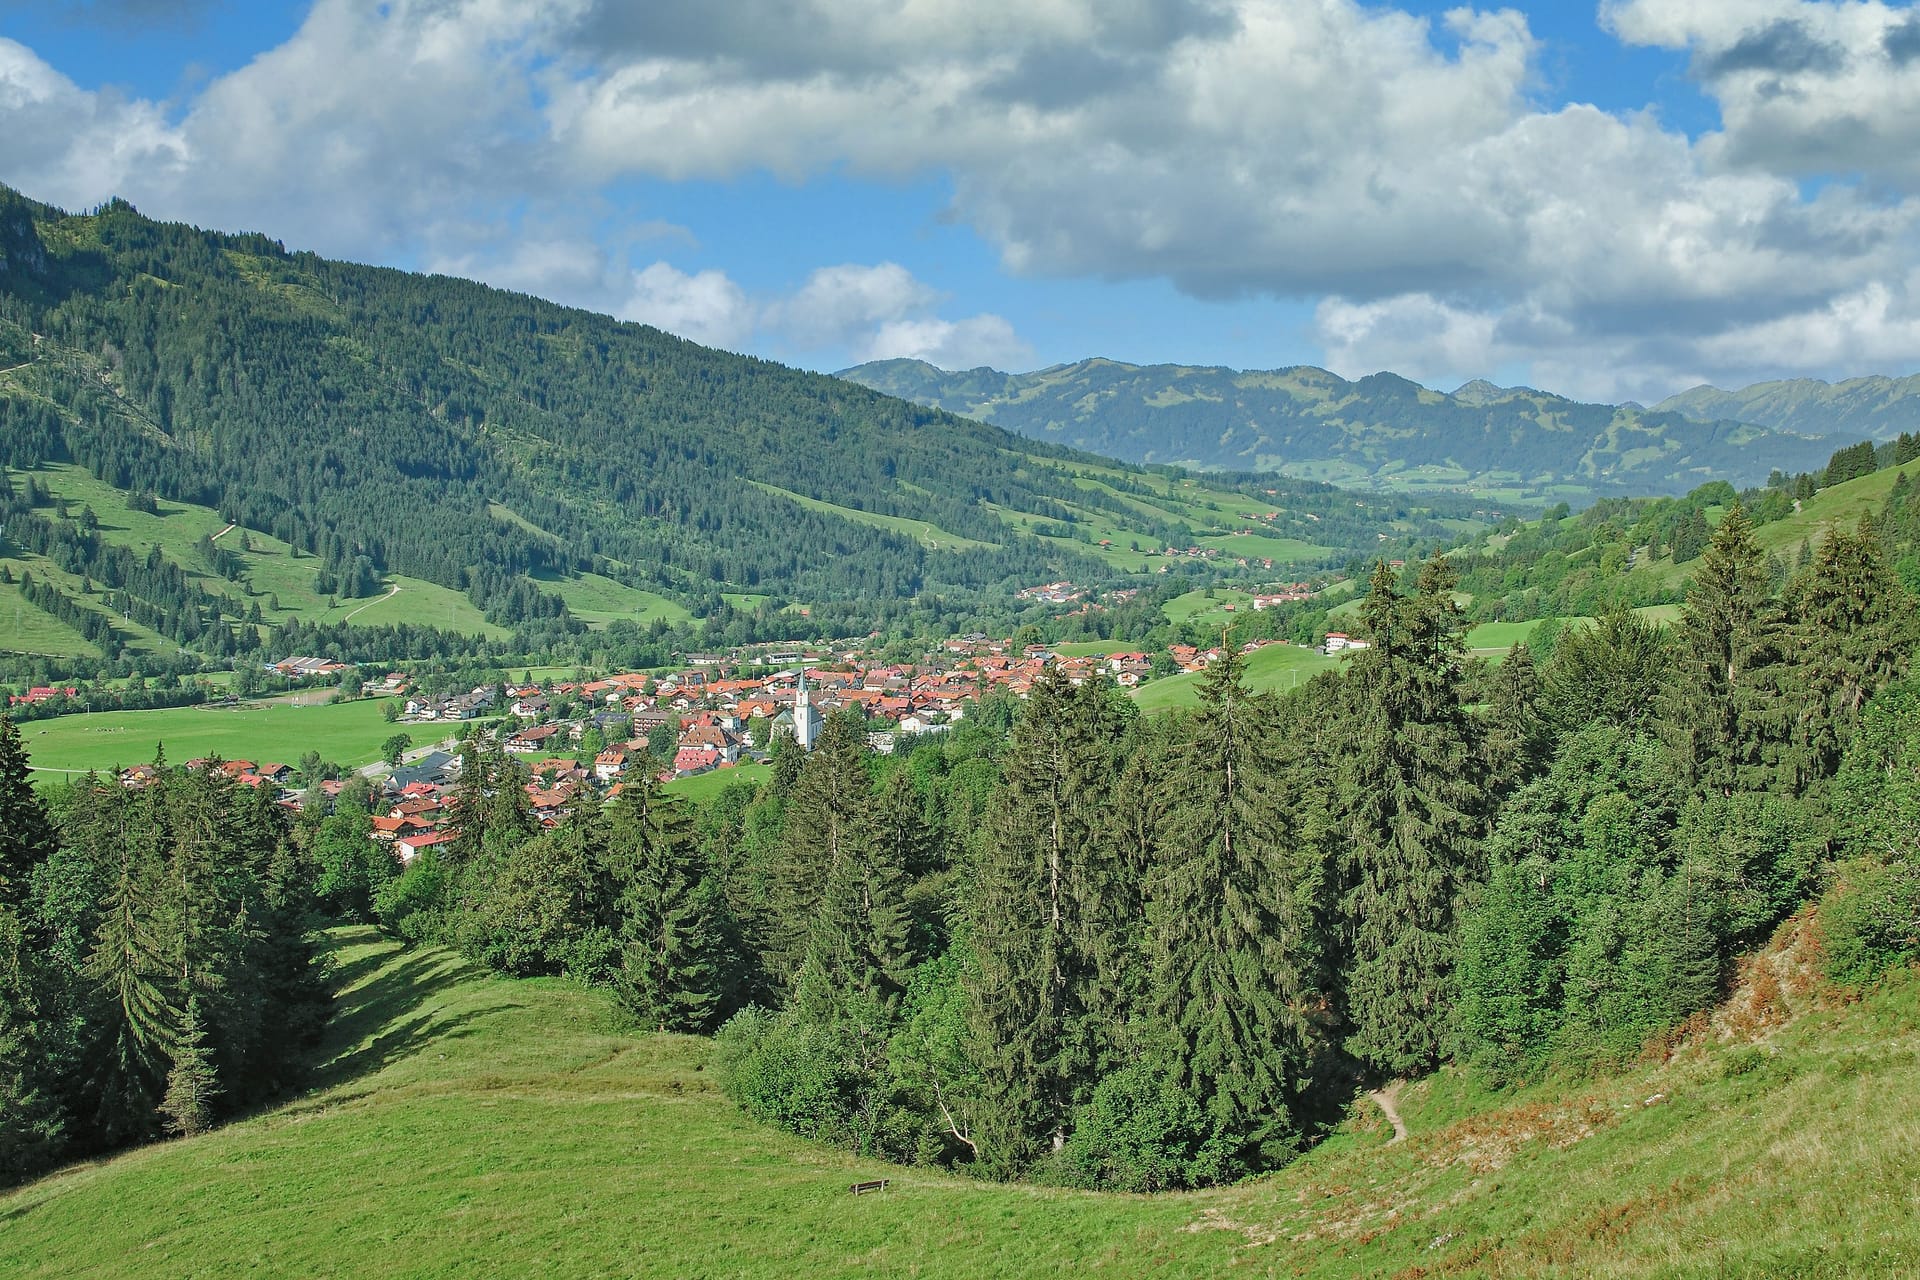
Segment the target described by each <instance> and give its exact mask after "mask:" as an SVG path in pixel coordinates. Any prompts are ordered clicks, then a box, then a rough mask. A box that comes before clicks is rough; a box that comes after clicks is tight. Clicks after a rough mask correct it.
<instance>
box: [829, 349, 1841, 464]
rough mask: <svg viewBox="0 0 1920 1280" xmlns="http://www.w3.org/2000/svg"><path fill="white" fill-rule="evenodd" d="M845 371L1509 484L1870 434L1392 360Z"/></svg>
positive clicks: (1177, 454)
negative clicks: (1384, 365)
mask: <svg viewBox="0 0 1920 1280" xmlns="http://www.w3.org/2000/svg"><path fill="white" fill-rule="evenodd" d="M840 376H841V377H843V378H846V379H848V380H849V381H853V382H857V383H859V384H861V385H862V386H866V387H871V388H873V389H875V390H878V391H884V392H886V393H888V394H889V395H894V396H899V397H901V398H903V399H908V400H912V401H915V402H916V403H919V404H923V405H928V406H932V407H938V408H942V409H946V410H949V411H950V412H953V413H957V414H963V415H965V416H967V417H971V418H976V419H978V420H980V421H982V422H990V423H993V424H994V425H996V426H1000V427H1005V428H1007V429H1008V430H1010V431H1015V432H1018V433H1019V434H1021V435H1023V436H1027V437H1029V438H1031V439H1036V440H1045V441H1048V442H1051V443H1056V444H1061V445H1067V446H1071V447H1073V448H1077V449H1087V450H1091V451H1093V452H1096V453H1103V454H1107V455H1110V456H1113V457H1118V458H1124V459H1127V460H1129V461H1133V462H1147V463H1161V462H1164V463H1175V464H1179V465H1183V466H1191V467H1198V468H1219V469H1226V470H1233V471H1245V470H1254V471H1265V472H1280V473H1283V474H1286V475H1290V476H1300V477H1306V478H1311V479H1316V480H1325V481H1328V482H1329V483H1333V484H1338V485H1345V486H1349V487H1355V488H1374V489H1387V490H1398V491H1422V490H1427V491H1432V490H1448V489H1451V490H1464V491H1469V492H1475V493H1480V494H1485V495H1490V496H1502V497H1509V498H1534V499H1540V498H1548V499H1551V498H1555V497H1575V498H1577V497H1591V496H1602V495H1614V494H1635V493H1638V494H1656V493H1669V494H1671V493H1683V492H1685V491H1687V490H1689V489H1692V488H1694V487H1695V486H1697V485H1699V484H1701V483H1703V482H1705V481H1707V480H1729V481H1732V482H1733V483H1734V484H1736V485H1741V486H1744V485H1751V484H1758V483H1760V482H1762V481H1763V480H1765V478H1766V476H1767V474H1768V472H1770V471H1771V470H1773V469H1775V468H1779V469H1781V470H1785V471H1789V472H1793V471H1802V470H1807V471H1810V470H1814V469H1816V468H1818V467H1819V466H1821V465H1822V464H1824V463H1825V462H1826V460H1827V457H1828V456H1829V455H1830V454H1831V453H1832V452H1833V450H1834V448H1835V446H1836V445H1838V444H1841V443H1850V442H1851V441H1852V440H1853V439H1855V438H1857V434H1856V435H1853V436H1847V437H1846V438H1845V439H1844V440H1835V439H1828V438H1825V437H1826V436H1827V435H1828V434H1829V432H1825V431H1823V432H1817V433H1815V432H1810V431H1807V430H1806V429H1805V428H1804V427H1803V426H1793V427H1786V426H1780V427H1775V426H1769V425H1765V424H1762V423H1755V422H1751V421H1743V420H1739V419H1737V418H1735V417H1733V416H1732V415H1731V414H1721V413H1720V412H1719V410H1718V408H1717V407H1714V406H1710V405H1709V402H1708V401H1706V400H1705V399H1704V398H1702V399H1700V400H1699V401H1698V402H1697V403H1693V402H1690V406H1689V408H1688V409H1687V410H1686V411H1682V410H1681V409H1679V408H1677V407H1669V406H1664V405H1663V406H1660V407H1657V408H1654V409H1646V408H1642V407H1640V406H1638V405H1606V404H1585V403H1581V402H1579V401H1575V400H1570V399H1567V398H1565V397H1563V396H1557V395H1552V394H1550V393H1547V392H1543V391H1536V390H1533V389H1531V388H1528V387H1496V386H1494V385H1493V384H1491V383H1488V382H1484V381H1475V382H1470V383H1468V384H1466V385H1465V386H1463V387H1461V388H1459V389H1458V390H1457V391H1455V392H1453V393H1452V394H1446V393H1443V392H1439V391H1434V390H1430V389H1429V388H1426V387H1423V386H1420V385H1419V384H1418V383H1415V382H1411V381H1409V380H1408V379H1406V378H1402V377H1399V376H1397V375H1395V374H1391V373H1378V374H1373V375H1372V376H1370V377H1365V378H1361V379H1359V380H1357V381H1348V380H1347V379H1345V378H1341V377H1339V376H1337V375H1335V374H1332V373H1329V372H1327V371H1326V370H1325V369H1317V368H1313V367H1311V366H1296V367H1293V368H1286V369H1272V370H1255V371H1240V370H1234V369H1226V368H1219V367H1196V366H1190V365H1134V364H1124V363H1121V362H1119V361H1114V360H1102V359H1092V360H1081V361H1078V362H1076V363H1073V364H1064V365H1056V366H1054V367H1052V368H1048V369H1041V370H1038V371H1036V372H1033V373H1022V374H1011V373H1002V372H1000V371H999V370H995V369H984V368H983V369H969V370H964V371H959V372H948V371H946V370H942V369H938V368H935V367H934V366H933V365H930V364H927V363H925V362H924V361H919V360H884V361H877V362H874V363H870V364H863V365H859V366H857V367H855V368H852V369H847V370H844V371H843V372H842V373H841V374H840ZM1709 408H1711V410H1712V411H1711V412H1708V409H1709ZM1816 416H1817V415H1813V414H1803V415H1801V420H1808V419H1812V418H1814V417H1816ZM1831 430H1833V431H1838V430H1839V428H1837V427H1836V428H1832V429H1831Z"/></svg>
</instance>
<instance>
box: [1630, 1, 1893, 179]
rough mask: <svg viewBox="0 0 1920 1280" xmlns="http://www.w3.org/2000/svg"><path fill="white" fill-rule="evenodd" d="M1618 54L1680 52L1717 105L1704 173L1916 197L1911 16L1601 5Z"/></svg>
mask: <svg viewBox="0 0 1920 1280" xmlns="http://www.w3.org/2000/svg"><path fill="white" fill-rule="evenodd" d="M1602 17H1603V19H1604V21H1605V22H1606V23H1607V25H1608V26H1609V27H1610V28H1611V29H1612V30H1613V31H1614V32H1615V33H1616V34H1618V35H1619V37H1620V38H1621V39H1622V40H1624V41H1627V42H1628V43H1630V44H1640V45H1650V46H1655V47H1659V48H1667V49H1677V50H1686V51H1688V53H1689V54H1690V56H1691V63H1692V69H1693V74H1694V75H1695V76H1696V77H1697V78H1698V79H1699V80H1700V82H1701V84H1702V86H1703V87H1704V88H1705V90H1706V91H1707V92H1708V93H1709V94H1710V95H1711V96H1712V97H1713V98H1714V99H1715V100H1716V101H1717V102H1718V103H1719V106H1720V112H1721V117H1722V122H1723V126H1724V127H1723V130H1722V132H1721V133H1720V134H1718V135H1717V136H1714V137H1711V138H1709V139H1707V140H1706V143H1705V146H1704V148H1703V149H1704V151H1705V153H1706V156H1707V158H1708V160H1709V162H1710V163H1722V164H1728V165H1744V166H1753V167H1760V168H1765V169H1768V170H1772V171H1776V172H1781V173H1790V174H1796V175H1809V176H1826V175H1833V174H1842V175H1846V174H1863V175H1867V176H1868V177H1870V178H1872V179H1874V180H1875V181H1877V182H1880V183H1884V184H1889V185H1891V186H1893V187H1895V188H1897V189H1899V190H1902V191H1906V192H1913V191H1916V190H1920V77H1916V76H1915V75H1914V74H1913V71H1912V67H1911V66H1910V63H1911V62H1912V60H1913V58H1914V56H1915V55H1916V53H1920V13H1916V12H1915V11H1914V9H1913V8H1912V7H1911V6H1907V5H1892V4H1886V3H1882V0H1608V3H1606V4H1605V5H1603V6H1602Z"/></svg>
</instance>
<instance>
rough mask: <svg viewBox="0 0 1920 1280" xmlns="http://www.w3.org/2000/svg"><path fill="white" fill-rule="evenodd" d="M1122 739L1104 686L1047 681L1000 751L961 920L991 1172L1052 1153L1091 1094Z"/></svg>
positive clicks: (1111, 921) (1051, 677)
mask: <svg viewBox="0 0 1920 1280" xmlns="http://www.w3.org/2000/svg"><path fill="white" fill-rule="evenodd" d="M1119 732H1120V723H1119V721H1118V719H1117V717H1116V716H1115V715H1114V714H1113V708H1112V704H1111V703H1110V702H1109V701H1108V700H1107V698H1106V686H1105V685H1104V684H1103V683H1101V682H1097V681H1096V682H1090V683H1088V684H1087V685H1085V686H1082V687H1081V688H1078V689H1076V688H1075V687H1074V686H1073V685H1071V684H1070V683H1069V682H1068V681H1067V680H1066V679H1065V677H1064V676H1062V675H1061V674H1060V673H1059V672H1058V671H1057V670H1052V669H1050V670H1048V671H1047V672H1045V673H1043V674H1042V676H1041V678H1040V679H1039V680H1037V681H1035V682H1034V686H1033V688H1032V690H1031V691H1030V693H1029V696H1028V701H1027V705H1026V707H1025V708H1024V710H1023V711H1022V713H1021V715H1020V718H1019V719H1018V720H1016V721H1015V723H1014V725H1013V731H1012V735H1011V737H1010V739H1009V741H1008V745H1007V753H1006V757H1005V760H1004V761H1003V770H1002V771H1003V775H1004V778H1005V781H1004V783H1003V785H1002V786H1001V788H1000V789H999V791H998V792H996V794H995V802H994V805H993V809H992V813H991V816H990V818H989V821H988V826H987V831H986V835H985V839H984V842H983V845H982V847H981V849H980V852H979V856H978V858H977V860H976V863H975V866H974V868H973V884H972V885H971V895H970V901H969V906H968V910H967V913H966V919H967V936H968V938H969V939H970V940H971V942H972V946H973V951H974V962H973V963H972V964H971V965H970V966H969V967H968V971H967V972H968V978H967V992H968V998H969V1011H970V1012H969V1016H970V1019H971V1021H972V1025H973V1029H974V1039H975V1045H976V1052H977V1055H978V1060H979V1069H980V1077H981V1081H982V1085H981V1088H982V1093H983V1096H984V1099H985V1105H984V1107H983V1113H982V1120H981V1123H980V1127H979V1134H980V1139H979V1142H980V1148H979V1149H980V1154H981V1161H982V1163H983V1164H984V1165H985V1166H986V1167H987V1168H989V1169H990V1170H993V1171H995V1172H1000V1173H1007V1172H1011V1171H1012V1170H1013V1169H1015V1168H1017V1167H1018V1166H1019V1165H1021V1164H1022V1163H1024V1162H1025V1161H1026V1160H1028V1159H1029V1158H1031V1155H1032V1153H1033V1152H1034V1151H1036V1150H1037V1149H1039V1147H1040V1146H1042V1145H1046V1144H1051V1145H1054V1146H1058V1145H1060V1143H1061V1142H1063V1141H1064V1139H1065V1133H1066V1126H1067V1124H1068V1122H1069V1120H1070V1118H1071V1115H1072V1111H1073V1108H1074V1107H1075V1106H1076V1105H1077V1104H1079V1103H1081V1102H1084V1101H1085V1100H1086V1098H1088V1097H1090V1096H1091V1093H1092V1089H1093V1086H1094V1084H1095V1082H1096V1075H1097V1069H1098V1062H1099V1037H1100V1034H1101V1031H1102V1028H1101V1027H1100V1026H1098V1025H1096V1023H1098V1022H1101V1021H1104V1018H1103V1016H1102V1015H1103V1014H1104V1013H1105V1012H1106V1010H1105V1009H1103V1007H1102V1006H1103V1001H1102V999H1101V996H1100V994H1099V993H1100V989H1101V979H1100V955H1101V954H1102V952H1103V950H1107V949H1110V948H1111V946H1112V941H1111V940H1112V937H1113V935H1114V934H1115V932H1116V930H1117V929H1118V928H1120V927H1122V922H1120V921H1117V920H1116V919H1115V918H1114V916H1113V914H1112V904H1113V903H1114V901H1115V899H1114V897H1113V893H1112V888H1113V886H1112V882H1113V880H1114V879H1115V876H1114V873H1113V870H1112V868H1111V865H1110V859H1109V858H1108V857H1107V854H1106V851H1107V849H1108V847H1109V846H1106V845H1105V844H1103V842H1102V841H1101V840H1100V839H1099V838H1098V834H1097V830H1098V826H1099V824H1100V821H1101V817H1102V814H1103V813H1104V812H1105V808H1106V804H1107V801H1108V799H1109V797H1110V795H1111V787H1112V776H1113V767H1114V748H1115V743H1116V741H1117V738H1118V734H1119Z"/></svg>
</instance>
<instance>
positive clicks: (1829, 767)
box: [1781, 515, 1920, 791]
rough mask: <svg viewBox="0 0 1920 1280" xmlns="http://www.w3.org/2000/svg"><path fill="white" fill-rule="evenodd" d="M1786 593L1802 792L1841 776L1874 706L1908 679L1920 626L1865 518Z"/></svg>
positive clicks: (1839, 535)
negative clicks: (1878, 696) (1872, 701)
mask: <svg viewBox="0 0 1920 1280" xmlns="http://www.w3.org/2000/svg"><path fill="white" fill-rule="evenodd" d="M1788 596H1789V598H1788V602H1787V604H1788V610H1789V617H1790V622H1789V625H1788V631H1787V634H1788V636H1789V638H1790V644H1789V646H1788V649H1789V652H1790V653H1791V654H1792V658H1791V661H1790V662H1788V663H1786V664H1784V665H1783V671H1782V681H1781V683H1783V684H1784V686H1785V689H1784V693H1785V695H1786V697H1787V698H1788V699H1789V700H1790V701H1791V705H1792V716H1793V723H1792V727H1791V743H1792V746H1791V750H1790V752H1789V753H1788V754H1789V769H1788V781H1789V785H1790V786H1792V787H1793V788H1794V789H1795V790H1796V791H1805V790H1807V789H1808V788H1810V787H1812V786H1814V785H1815V784H1816V783H1818V782H1820V781H1823V780H1824V779H1827V778H1830V777H1832V776H1833V775H1834V773H1835V772H1837V771H1838V770H1839V768H1840V760H1841V757H1842V756H1843V755H1844V754H1845V752H1846V748H1847V743H1848V742H1849V741H1850V740H1851V739H1852V737H1853V731H1854V728H1855V727H1856V726H1857V725H1858V724H1859V722H1860V713H1861V709H1862V708H1863V707H1864V706H1865V705H1866V702H1867V700H1868V699H1869V698H1871V697H1872V696H1873V695H1874V694H1875V693H1877V692H1879V691H1880V690H1881V689H1883V688H1885V687H1886V686H1887V685H1889V684H1892V683H1893V682H1894V681H1896V680H1899V679H1901V678H1902V677H1903V676H1904V675H1905V674H1906V672H1907V669H1908V667H1909V665H1910V663H1911V660H1912V654H1913V648H1914V645H1915V643H1916V642H1917V641H1920V625H1917V624H1916V618H1915V613H1914V606H1913V601H1912V598H1911V597H1909V596H1908V594H1907V592H1906V590H1905V589H1904V588H1903V587H1902V586H1901V585H1900V582H1899V579H1898V578H1897V577H1896V576H1895V575H1894V572H1893V569H1892V567H1891V566H1890V565H1889V564H1888V563H1887V557H1886V553H1885V551H1884V550H1883V549H1882V547H1881V545H1880V539H1879V537H1878V535H1877V533H1876V531H1875V529H1874V525H1873V521H1872V520H1871V519H1870V518H1869V517H1867V516H1864V515H1863V516H1861V518H1860V523H1859V525H1858V527H1857V528H1856V529H1855V530H1854V531H1853V532H1852V533H1848V532H1846V531H1844V530H1835V531H1833V532H1832V533H1831V534H1829V535H1828V537H1827V540H1826V541H1825V542H1824V543H1822V544H1821V547H1820V553H1819V555H1818V556H1817V557H1816V558H1815V559H1814V562H1813V564H1812V565H1811V566H1810V567H1809V568H1808V570H1807V572H1805V573H1803V574H1802V575H1800V577H1799V578H1797V579H1796V580H1795V581H1794V583H1793V584H1792V587H1791V589H1790V591H1789V593H1788Z"/></svg>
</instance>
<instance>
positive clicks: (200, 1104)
mask: <svg viewBox="0 0 1920 1280" xmlns="http://www.w3.org/2000/svg"><path fill="white" fill-rule="evenodd" d="M220 1092H221V1090H220V1073H219V1070H218V1068H217V1067H215V1065H214V1061H213V1051H212V1050H211V1049H210V1048H208V1046H207V1031H206V1027H205V1026H203V1025H202V1024H201V1021H200V1000H199V997H197V996H194V997H189V998H188V1000H187V1007H186V1010H185V1012H183V1013H182V1014H181V1015H180V1029H179V1031H178V1032H177V1033H176V1034H175V1036H174V1046H173V1065H172V1067H171V1068H169V1070H168V1071H167V1091H166V1094H165V1095H164V1096H163V1097H162V1098H161V1099H160V1114H161V1115H163V1116H165V1117H166V1121H167V1132H169V1133H172V1134H177V1135H178V1136H180V1137H182V1138H191V1137H193V1136H194V1135H195V1134H198V1133H205V1132H206V1131H207V1130H208V1129H209V1128H211V1127H212V1126H213V1104H214V1100H215V1099H216V1098H218V1097H219V1096H220Z"/></svg>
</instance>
